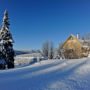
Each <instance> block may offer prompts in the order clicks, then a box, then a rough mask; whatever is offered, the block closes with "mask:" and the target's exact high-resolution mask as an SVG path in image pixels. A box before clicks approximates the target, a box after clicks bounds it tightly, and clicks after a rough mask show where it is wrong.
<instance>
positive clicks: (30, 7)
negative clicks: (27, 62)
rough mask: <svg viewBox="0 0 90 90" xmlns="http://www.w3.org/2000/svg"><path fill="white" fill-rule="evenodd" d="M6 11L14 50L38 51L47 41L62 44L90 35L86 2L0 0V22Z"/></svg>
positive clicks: (89, 20) (74, 0) (89, 11)
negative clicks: (69, 39)
mask: <svg viewBox="0 0 90 90" xmlns="http://www.w3.org/2000/svg"><path fill="white" fill-rule="evenodd" d="M5 9H7V10H8V14H9V17H10V20H9V21H10V24H11V25H10V31H11V32H12V35H13V38H14V40H15V44H14V48H15V49H39V48H41V47H42V43H43V42H44V41H46V40H51V41H53V42H54V43H55V47H57V46H58V43H59V42H64V41H65V40H66V38H67V37H68V36H69V35H70V34H71V33H72V34H74V35H76V34H77V33H80V36H82V35H83V34H84V33H88V32H90V1H89V0H0V23H2V18H3V12H4V10H5Z"/></svg>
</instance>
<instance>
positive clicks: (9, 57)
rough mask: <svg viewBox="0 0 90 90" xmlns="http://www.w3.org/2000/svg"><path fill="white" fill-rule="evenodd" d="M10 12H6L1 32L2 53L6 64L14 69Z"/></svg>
mask: <svg viewBox="0 0 90 90" xmlns="http://www.w3.org/2000/svg"><path fill="white" fill-rule="evenodd" d="M8 19H9V18H8V12H7V11H5V13H4V18H3V28H2V30H1V38H2V41H1V42H2V53H3V56H4V58H5V62H6V65H7V67H8V68H14V50H13V43H14V41H13V39H12V35H11V33H10V31H9V25H10V24H9V21H8Z"/></svg>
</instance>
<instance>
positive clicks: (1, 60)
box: [0, 25, 6, 69]
mask: <svg viewBox="0 0 90 90" xmlns="http://www.w3.org/2000/svg"><path fill="white" fill-rule="evenodd" d="M0 36H1V25H0ZM5 65H6V62H5V57H4V55H3V53H2V38H1V37H0V69H5Z"/></svg>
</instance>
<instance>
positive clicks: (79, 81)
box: [0, 58, 90, 90]
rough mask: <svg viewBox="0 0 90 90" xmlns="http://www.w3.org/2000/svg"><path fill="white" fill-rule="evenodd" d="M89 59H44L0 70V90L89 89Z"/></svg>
mask: <svg viewBox="0 0 90 90" xmlns="http://www.w3.org/2000/svg"><path fill="white" fill-rule="evenodd" d="M89 84H90V59H89V58H88V59H80V60H77V59H75V60H45V61H42V62H41V63H36V64H34V65H31V66H26V67H22V68H15V69H10V70H2V71H0V90H90V85H89Z"/></svg>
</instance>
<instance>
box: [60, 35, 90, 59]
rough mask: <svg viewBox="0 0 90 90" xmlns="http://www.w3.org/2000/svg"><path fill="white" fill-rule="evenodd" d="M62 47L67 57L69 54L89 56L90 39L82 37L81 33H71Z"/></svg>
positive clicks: (70, 55)
mask: <svg viewBox="0 0 90 90" xmlns="http://www.w3.org/2000/svg"><path fill="white" fill-rule="evenodd" d="M62 49H63V51H64V52H65V53H64V55H65V57H66V58H67V57H68V56H69V57H70V58H76V57H77V58H80V57H84V56H88V54H89V53H90V52H89V51H90V40H84V38H82V39H80V38H79V34H77V36H76V37H75V36H74V35H72V34H71V35H70V36H69V37H68V38H67V40H66V41H65V42H64V44H63V45H62Z"/></svg>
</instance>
